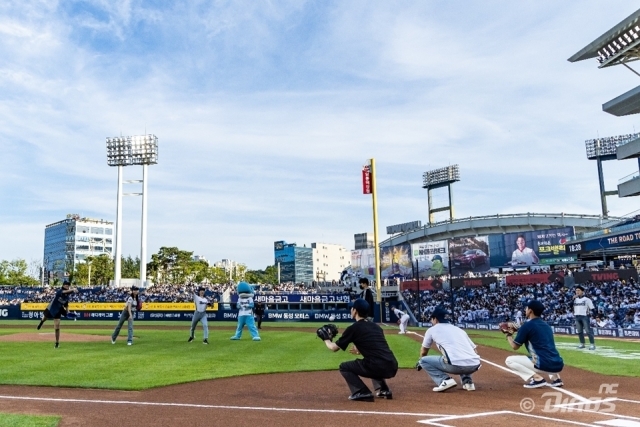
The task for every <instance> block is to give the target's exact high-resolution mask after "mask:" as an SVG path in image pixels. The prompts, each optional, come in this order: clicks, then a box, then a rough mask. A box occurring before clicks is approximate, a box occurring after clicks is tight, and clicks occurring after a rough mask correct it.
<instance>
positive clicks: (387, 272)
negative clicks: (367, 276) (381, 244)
mask: <svg viewBox="0 0 640 427" xmlns="http://www.w3.org/2000/svg"><path fill="white" fill-rule="evenodd" d="M380 276H381V277H382V279H396V278H402V279H411V278H413V268H412V262H411V245H410V244H409V243H403V244H401V245H397V246H390V247H386V248H380Z"/></svg>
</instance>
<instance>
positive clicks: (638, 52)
mask: <svg viewBox="0 0 640 427" xmlns="http://www.w3.org/2000/svg"><path fill="white" fill-rule="evenodd" d="M590 58H598V61H599V62H600V68H604V67H610V66H612V65H618V64H623V65H624V64H626V63H627V62H631V61H636V60H638V59H640V9H638V10H636V11H635V12H633V13H632V14H631V15H629V16H628V17H627V18H625V19H623V20H622V21H621V22H620V23H618V24H617V25H615V26H614V27H613V28H611V29H610V30H609V31H606V32H605V33H604V34H602V35H601V36H600V37H598V38H597V39H595V40H594V41H592V42H591V43H589V44H588V45H587V46H585V47H584V48H582V49H581V50H580V51H578V52H577V53H576V54H574V55H573V56H572V57H571V58H569V59H568V61H569V62H578V61H582V60H585V59H590Z"/></svg>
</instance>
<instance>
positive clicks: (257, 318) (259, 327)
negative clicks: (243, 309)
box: [256, 314, 262, 329]
mask: <svg viewBox="0 0 640 427" xmlns="http://www.w3.org/2000/svg"><path fill="white" fill-rule="evenodd" d="M256 322H257V323H258V329H262V314H256Z"/></svg>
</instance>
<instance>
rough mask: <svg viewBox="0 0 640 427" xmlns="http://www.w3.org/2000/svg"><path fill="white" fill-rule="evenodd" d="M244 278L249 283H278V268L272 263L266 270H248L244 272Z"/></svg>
mask: <svg viewBox="0 0 640 427" xmlns="http://www.w3.org/2000/svg"><path fill="white" fill-rule="evenodd" d="M243 267H244V266H243ZM245 268H246V267H245ZM244 280H246V281H247V282H249V283H268V284H272V285H274V284H277V283H278V268H277V267H276V266H275V265H270V266H268V267H267V268H265V269H264V270H247V271H246V273H244Z"/></svg>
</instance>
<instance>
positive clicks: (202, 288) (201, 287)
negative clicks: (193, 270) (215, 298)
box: [198, 286, 206, 292]
mask: <svg viewBox="0 0 640 427" xmlns="http://www.w3.org/2000/svg"><path fill="white" fill-rule="evenodd" d="M200 291H206V289H205V288H204V286H200V287H199V288H198V292H200Z"/></svg>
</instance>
